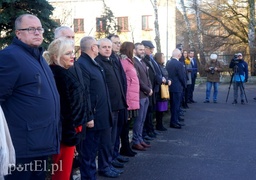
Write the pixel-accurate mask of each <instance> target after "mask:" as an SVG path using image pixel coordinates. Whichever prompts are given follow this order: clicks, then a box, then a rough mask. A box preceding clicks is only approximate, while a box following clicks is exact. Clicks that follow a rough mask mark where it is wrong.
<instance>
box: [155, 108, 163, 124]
mask: <svg viewBox="0 0 256 180" xmlns="http://www.w3.org/2000/svg"><path fill="white" fill-rule="evenodd" d="M163 116H164V112H163V111H156V128H161V127H163Z"/></svg>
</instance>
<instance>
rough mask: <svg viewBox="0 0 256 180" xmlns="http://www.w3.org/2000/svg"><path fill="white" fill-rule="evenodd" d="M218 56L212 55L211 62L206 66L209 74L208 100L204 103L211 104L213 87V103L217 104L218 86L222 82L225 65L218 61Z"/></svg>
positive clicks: (207, 83) (207, 82) (207, 84)
mask: <svg viewBox="0 0 256 180" xmlns="http://www.w3.org/2000/svg"><path fill="white" fill-rule="evenodd" d="M217 57H218V56H217V54H211V56H210V61H209V62H208V63H207V64H206V66H205V72H206V73H207V81H206V98H205V101H204V103H209V102H210V95H211V89H212V86H213V89H214V91H213V102H214V103H217V95H218V86H219V82H220V72H222V70H223V64H222V63H220V62H219V61H218V60H217Z"/></svg>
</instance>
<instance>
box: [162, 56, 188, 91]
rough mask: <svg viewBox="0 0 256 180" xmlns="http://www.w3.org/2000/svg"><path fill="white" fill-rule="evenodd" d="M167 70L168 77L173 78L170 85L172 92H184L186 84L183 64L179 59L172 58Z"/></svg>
mask: <svg viewBox="0 0 256 180" xmlns="http://www.w3.org/2000/svg"><path fill="white" fill-rule="evenodd" d="M166 70H167V72H168V77H169V78H168V79H171V80H172V84H171V86H170V87H169V90H170V92H183V88H185V86H186V83H185V73H184V67H183V64H182V63H181V62H180V61H179V60H177V59H174V58H172V59H171V60H170V61H168V63H167V65H166Z"/></svg>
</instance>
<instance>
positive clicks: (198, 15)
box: [193, 0, 205, 65]
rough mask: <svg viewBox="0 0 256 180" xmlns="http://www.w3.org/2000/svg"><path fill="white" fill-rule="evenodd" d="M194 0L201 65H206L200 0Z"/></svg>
mask: <svg viewBox="0 0 256 180" xmlns="http://www.w3.org/2000/svg"><path fill="white" fill-rule="evenodd" d="M193 2H194V9H195V13H196V24H197V41H198V49H199V54H200V59H199V61H198V62H199V65H200V64H202V65H205V55H204V44H203V33H202V32H203V31H202V25H201V12H200V7H199V3H198V0H193Z"/></svg>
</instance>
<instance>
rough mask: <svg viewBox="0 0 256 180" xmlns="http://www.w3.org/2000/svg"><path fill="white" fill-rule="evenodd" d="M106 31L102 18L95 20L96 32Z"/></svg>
mask: <svg viewBox="0 0 256 180" xmlns="http://www.w3.org/2000/svg"><path fill="white" fill-rule="evenodd" d="M104 31H106V22H104V21H103V18H96V32H104Z"/></svg>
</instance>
